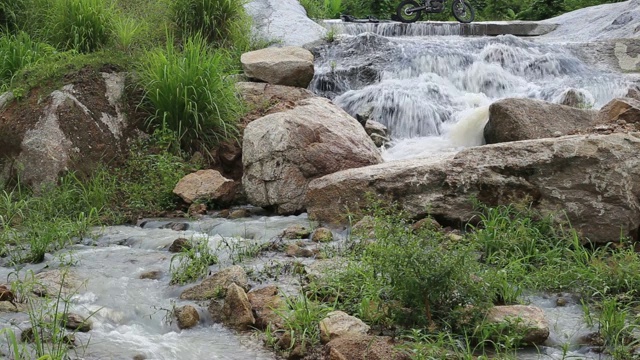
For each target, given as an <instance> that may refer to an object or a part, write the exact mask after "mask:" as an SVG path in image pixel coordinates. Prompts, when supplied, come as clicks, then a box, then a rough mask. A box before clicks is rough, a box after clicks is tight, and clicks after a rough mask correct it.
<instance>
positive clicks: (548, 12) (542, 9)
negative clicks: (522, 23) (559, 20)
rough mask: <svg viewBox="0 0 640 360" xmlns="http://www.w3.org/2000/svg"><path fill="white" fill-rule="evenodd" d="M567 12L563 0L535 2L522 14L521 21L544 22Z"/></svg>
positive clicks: (520, 15) (540, 0)
mask: <svg viewBox="0 0 640 360" xmlns="http://www.w3.org/2000/svg"><path fill="white" fill-rule="evenodd" d="M565 11H566V9H565V4H564V1H563V0H533V1H532V2H531V3H530V4H529V6H527V7H526V8H525V9H524V10H523V11H522V12H520V13H519V14H518V18H519V19H526V20H544V19H549V18H552V17H554V16H557V15H560V14H562V13H564V12H565Z"/></svg>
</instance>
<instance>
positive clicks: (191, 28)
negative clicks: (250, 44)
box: [172, 0, 247, 46]
mask: <svg viewBox="0 0 640 360" xmlns="http://www.w3.org/2000/svg"><path fill="white" fill-rule="evenodd" d="M172 10H173V11H172V12H173V17H174V21H175V22H176V25H177V26H178V29H179V30H180V31H181V32H182V33H183V34H184V35H185V36H194V35H195V34H197V33H200V34H202V36H203V37H204V38H205V39H206V40H207V41H209V42H211V43H214V44H217V45H222V46H224V45H233V44H234V42H235V40H239V39H238V37H242V36H246V35H247V34H246V33H244V34H242V31H243V30H246V28H245V27H244V24H246V23H247V19H246V14H245V11H244V7H243V1H241V0H176V1H174V2H173V3H172Z"/></svg>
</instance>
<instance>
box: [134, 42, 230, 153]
mask: <svg viewBox="0 0 640 360" xmlns="http://www.w3.org/2000/svg"><path fill="white" fill-rule="evenodd" d="M145 58H146V60H145V62H144V65H143V66H142V69H141V74H140V75H141V83H142V87H143V88H144V99H145V101H146V103H147V104H148V105H149V106H150V109H151V112H152V116H151V117H150V119H149V126H150V127H151V128H166V129H169V130H171V131H173V132H175V133H176V134H177V136H178V140H179V142H180V144H181V146H182V148H183V149H185V150H189V151H191V150H196V149H197V150H203V151H204V152H207V149H208V147H209V146H211V145H215V144H216V143H217V142H219V141H221V140H224V139H227V138H230V137H235V136H236V135H237V133H238V129H237V125H236V124H237V119H238V118H239V116H240V114H241V110H242V105H241V102H240V99H239V98H238V97H237V96H236V94H235V91H234V87H233V84H232V82H231V80H230V78H229V77H228V75H229V73H230V70H229V69H230V67H231V66H230V64H231V62H232V61H231V58H230V56H229V55H228V53H227V52H225V51H223V50H216V51H212V50H210V49H209V48H208V47H207V45H206V43H205V40H204V39H203V38H202V37H201V36H200V35H195V36H193V37H190V38H188V39H187V40H186V42H185V43H184V47H183V49H182V51H179V50H178V49H177V48H176V46H175V45H174V44H173V41H172V40H170V41H168V42H167V45H166V48H165V49H164V50H159V49H157V50H155V51H151V52H149V53H148V54H147V55H146V56H145Z"/></svg>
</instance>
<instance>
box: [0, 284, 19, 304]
mask: <svg viewBox="0 0 640 360" xmlns="http://www.w3.org/2000/svg"><path fill="white" fill-rule="evenodd" d="M15 299H16V298H15V296H14V295H13V292H11V290H9V288H8V287H7V285H0V301H11V302H12V301H14V300H15Z"/></svg>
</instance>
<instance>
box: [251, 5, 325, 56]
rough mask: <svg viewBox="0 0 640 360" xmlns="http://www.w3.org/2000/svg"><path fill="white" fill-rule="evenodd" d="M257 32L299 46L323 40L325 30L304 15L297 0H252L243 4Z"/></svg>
mask: <svg viewBox="0 0 640 360" xmlns="http://www.w3.org/2000/svg"><path fill="white" fill-rule="evenodd" d="M245 9H246V10H247V13H249V15H250V16H251V17H253V26H254V31H255V32H256V34H257V35H258V36H259V37H261V38H264V39H266V40H275V41H278V42H280V43H281V44H282V45H293V46H302V45H304V44H307V43H311V42H314V41H317V40H319V39H322V38H323V37H324V34H325V33H326V29H325V28H324V27H322V26H321V25H319V24H317V23H316V22H314V21H313V20H311V19H309V18H308V17H307V12H306V11H305V9H304V8H303V7H302V5H300V3H299V2H298V1H297V0H252V1H249V2H248V3H247V4H246V5H245Z"/></svg>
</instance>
